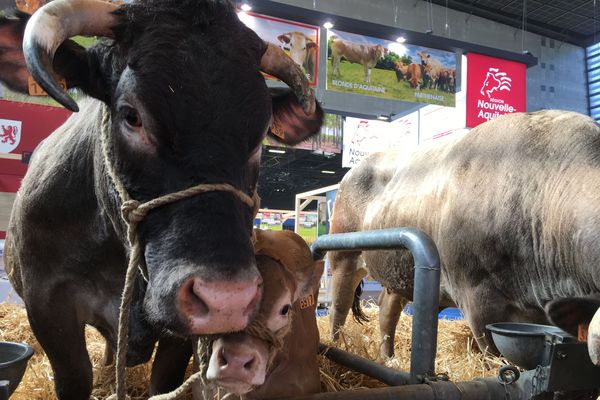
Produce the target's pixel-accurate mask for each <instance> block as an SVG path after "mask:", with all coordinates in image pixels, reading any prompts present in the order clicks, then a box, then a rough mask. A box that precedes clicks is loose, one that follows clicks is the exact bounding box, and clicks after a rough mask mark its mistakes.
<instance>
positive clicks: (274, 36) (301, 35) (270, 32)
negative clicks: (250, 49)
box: [238, 11, 319, 86]
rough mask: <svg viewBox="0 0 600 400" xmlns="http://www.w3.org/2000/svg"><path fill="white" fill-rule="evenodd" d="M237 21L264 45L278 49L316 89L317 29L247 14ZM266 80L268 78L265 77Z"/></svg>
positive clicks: (317, 69)
mask: <svg viewBox="0 0 600 400" xmlns="http://www.w3.org/2000/svg"><path fill="white" fill-rule="evenodd" d="M238 17H239V18H240V21H242V22H243V23H244V24H245V25H246V26H247V27H248V28H250V29H252V30H253V31H254V32H256V34H257V35H258V36H259V37H260V38H261V39H262V40H264V41H265V42H269V43H272V44H274V45H276V46H279V47H281V48H282V49H283V51H285V52H286V53H287V54H288V55H289V56H290V57H291V58H292V60H294V61H295V62H296V64H298V65H299V66H300V67H301V68H302V70H303V71H304V72H305V73H306V77H307V78H308V81H309V82H310V84H311V86H317V76H318V72H319V27H318V26H314V25H306V24H301V23H298V22H292V21H287V20H283V19H279V18H273V17H268V16H266V15H260V14H254V13H249V12H243V11H241V12H239V13H238ZM268 78H271V77H270V76H268Z"/></svg>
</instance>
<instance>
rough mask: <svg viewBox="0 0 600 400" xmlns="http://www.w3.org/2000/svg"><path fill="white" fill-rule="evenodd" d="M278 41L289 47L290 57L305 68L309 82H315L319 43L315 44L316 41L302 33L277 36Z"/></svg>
mask: <svg viewBox="0 0 600 400" xmlns="http://www.w3.org/2000/svg"><path fill="white" fill-rule="evenodd" d="M277 40H279V41H280V42H281V43H285V44H287V45H288V46H289V48H290V54H289V55H290V57H291V58H292V60H294V62H295V63H296V64H298V65H300V66H301V67H302V68H304V72H306V75H307V76H308V79H309V80H313V79H314V77H315V72H316V71H315V67H316V61H317V43H315V40H314V39H313V38H311V37H309V36H306V35H305V34H304V33H302V32H287V33H282V34H281V35H279V36H277Z"/></svg>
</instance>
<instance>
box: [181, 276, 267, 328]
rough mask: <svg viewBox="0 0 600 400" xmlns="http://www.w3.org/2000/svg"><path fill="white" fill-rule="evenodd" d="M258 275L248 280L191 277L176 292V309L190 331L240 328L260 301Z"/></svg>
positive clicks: (246, 323)
mask: <svg viewBox="0 0 600 400" xmlns="http://www.w3.org/2000/svg"><path fill="white" fill-rule="evenodd" d="M261 287H262V278H261V277H260V276H258V277H256V278H254V279H251V280H249V281H205V280H203V279H201V278H199V277H191V278H189V279H188V280H187V281H185V282H184V283H183V285H182V286H181V289H180V290H179V293H178V295H177V300H178V301H177V303H178V310H179V312H180V314H181V315H180V316H181V318H182V320H183V321H187V322H188V328H189V331H190V333H191V334H194V335H205V334H213V333H224V332H234V331H240V330H243V329H244V328H245V327H246V326H247V325H248V323H249V322H250V319H251V317H252V315H253V314H254V312H255V311H256V309H257V307H258V304H259V302H260V297H261V294H262V290H261Z"/></svg>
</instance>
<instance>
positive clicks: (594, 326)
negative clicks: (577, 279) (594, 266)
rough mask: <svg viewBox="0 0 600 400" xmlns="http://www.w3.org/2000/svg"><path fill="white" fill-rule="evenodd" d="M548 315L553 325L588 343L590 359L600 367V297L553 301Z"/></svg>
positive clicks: (547, 309) (591, 296)
mask: <svg viewBox="0 0 600 400" xmlns="http://www.w3.org/2000/svg"><path fill="white" fill-rule="evenodd" d="M546 314H547V315H548V318H549V319H550V321H551V322H552V323H553V324H555V325H556V326H558V327H559V328H561V329H563V330H564V331H566V332H568V333H570V334H571V335H573V336H575V337H577V338H579V339H580V340H582V341H586V342H587V344H588V350H589V354H590V359H591V360H592V362H593V363H594V364H596V365H600V295H590V296H587V297H570V298H564V299H557V300H553V301H551V302H550V303H548V304H547V305H546Z"/></svg>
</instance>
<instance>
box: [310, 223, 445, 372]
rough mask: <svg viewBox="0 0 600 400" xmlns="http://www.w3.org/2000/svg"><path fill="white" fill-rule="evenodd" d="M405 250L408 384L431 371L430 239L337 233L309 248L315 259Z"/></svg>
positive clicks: (433, 294) (414, 233)
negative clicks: (410, 275) (409, 302)
mask: <svg viewBox="0 0 600 400" xmlns="http://www.w3.org/2000/svg"><path fill="white" fill-rule="evenodd" d="M402 248H405V249H407V250H409V251H410V252H411V254H412V256H413V260H414V263H415V275H414V292H413V310H414V315H413V332H412V351H411V359H410V382H411V383H419V382H423V378H424V377H425V376H427V375H429V374H433V373H434V370H435V352H436V346H437V325H438V320H437V315H438V310H439V292H440V256H439V254H438V251H437V248H436V247H435V244H434V243H433V240H432V239H431V238H430V237H429V236H427V235H426V234H425V233H424V232H422V231H420V230H418V229H414V228H393V229H382V230H377V231H365V232H351V233H339V234H332V235H324V236H321V237H319V238H318V239H317V240H316V241H315V242H314V243H313V245H312V246H311V251H312V253H313V257H314V258H315V259H321V258H323V257H324V256H325V252H327V251H328V250H342V251H343V250H385V249H402Z"/></svg>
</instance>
